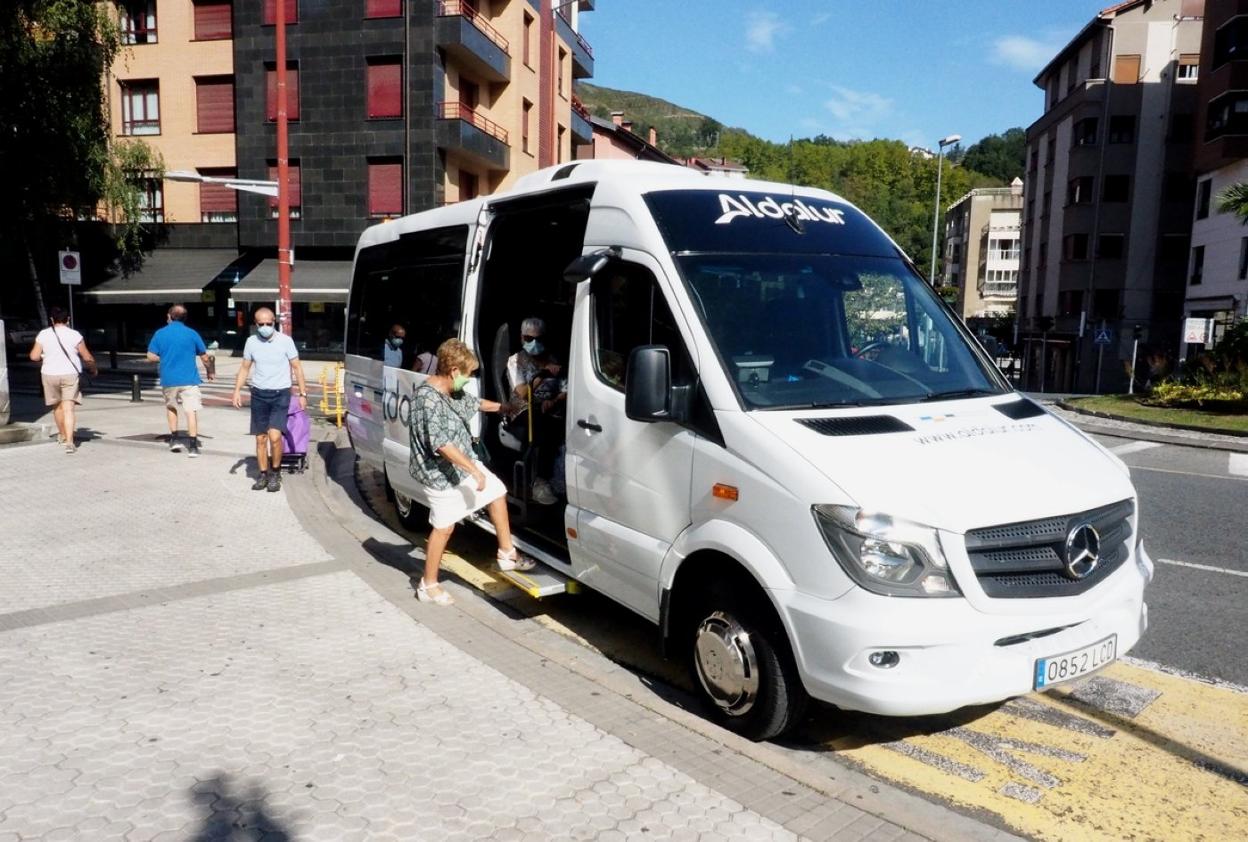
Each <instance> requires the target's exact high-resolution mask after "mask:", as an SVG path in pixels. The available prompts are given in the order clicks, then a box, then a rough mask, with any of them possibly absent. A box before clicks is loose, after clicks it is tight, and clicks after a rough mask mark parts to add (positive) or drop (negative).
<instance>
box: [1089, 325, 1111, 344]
mask: <svg viewBox="0 0 1248 842" xmlns="http://www.w3.org/2000/svg"><path fill="white" fill-rule="evenodd" d="M1113 340H1114V336H1113V333H1112V332H1111V331H1110V330H1109V328H1104V327H1100V328H1097V329H1096V333H1095V334H1094V335H1093V337H1092V341H1093V342H1095V343H1096V344H1097V345H1109V344H1110V343H1112V342H1113Z"/></svg>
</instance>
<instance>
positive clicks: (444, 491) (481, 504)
mask: <svg viewBox="0 0 1248 842" xmlns="http://www.w3.org/2000/svg"><path fill="white" fill-rule="evenodd" d="M475 464H476V466H477V468H478V470H480V471H481V473H483V474H485V489H484V490H483V491H478V490H477V481H476V480H475V479H474V478H472V477H465V478H464V480H463V481H462V482H461V483H460V484H459V485H456V486H453V487H451V488H426V489H425V493H426V494H427V495H428V497H429V525H430V526H432V527H433V528H434V529H445V528H446V527H448V526H454V525H455V524H457V523H459V522H460V521H461V520H463V519H464V518H466V517H468V515H470V514H472V513H473V512H475V511H478V510H479V509H484V508H485V507H486V506H488V505H490V504H491V503H493V502H494V501H495V500H497V499H498V498H500V497H505V496H507V487H506V486H505V485H503V481H502V480H501V479H499V478H498V477H496V476H494V474H492V473H491V472H490V469H489V468H487V467H485V465H483V464H482V463H480V462H475Z"/></svg>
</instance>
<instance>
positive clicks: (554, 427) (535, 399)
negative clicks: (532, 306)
mask: <svg viewBox="0 0 1248 842" xmlns="http://www.w3.org/2000/svg"><path fill="white" fill-rule="evenodd" d="M545 334H546V323H545V322H543V321H542V320H541V319H538V318H528V319H525V320H524V321H523V322H522V323H521V325H520V340H521V346H520V350H519V351H517V352H516V353H514V354H512V355H511V356H510V357H508V358H507V383H508V385H509V386H510V387H511V393H512V400H513V401H515V402H518V403H519V404H521V405H528V404H529V402H530V400H531V401H532V407H533V444H535V445H537V446H538V463H537V476H535V477H534V479H533V492H532V494H533V501H534V502H536V503H540V504H542V505H550V504H552V503H554V502H555V501H556V498H555V494H554V492H553V491H552V490H551V488H550V482H549V479H550V476H551V473H552V472H553V470H554V465H555V458H556V456H557V455H558V450H559V446H560V444H562V442H563V425H564V420H563V419H564V404H565V402H566V400H567V397H568V392H567V386H566V383H567V381H566V380H565V379H564V378H563V366H562V365H560V364H559V361H558V360H556V359H555V357H554V355H552V354H551V353H550V351H549V349H547V348H546V345H545V343H544V342H543V341H542V339H543V337H544V336H545Z"/></svg>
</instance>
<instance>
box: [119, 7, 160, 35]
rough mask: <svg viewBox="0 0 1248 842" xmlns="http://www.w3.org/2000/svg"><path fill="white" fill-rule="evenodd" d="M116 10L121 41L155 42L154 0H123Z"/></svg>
mask: <svg viewBox="0 0 1248 842" xmlns="http://www.w3.org/2000/svg"><path fill="white" fill-rule="evenodd" d="M117 11H118V12H119V13H120V20H119V21H118V28H119V29H120V30H121V32H120V36H121V43H123V44H155V43H156V0H124V2H122V3H119V4H118V8H117Z"/></svg>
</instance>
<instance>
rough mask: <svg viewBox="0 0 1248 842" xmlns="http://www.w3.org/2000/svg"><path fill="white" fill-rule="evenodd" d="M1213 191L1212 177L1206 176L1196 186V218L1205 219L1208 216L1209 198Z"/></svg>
mask: <svg viewBox="0 0 1248 842" xmlns="http://www.w3.org/2000/svg"><path fill="white" fill-rule="evenodd" d="M1212 192H1213V179H1212V178H1206V179H1205V180H1204V181H1202V182H1200V184H1198V185H1197V186H1196V218H1197V219H1205V218H1207V217H1208V216H1209V198H1210V195H1211V194H1212Z"/></svg>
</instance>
